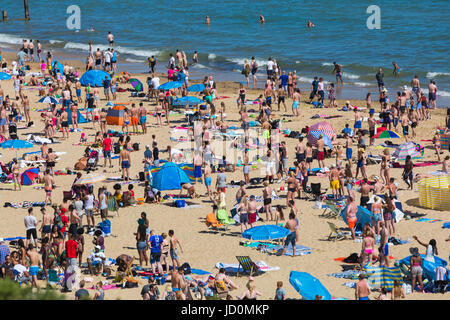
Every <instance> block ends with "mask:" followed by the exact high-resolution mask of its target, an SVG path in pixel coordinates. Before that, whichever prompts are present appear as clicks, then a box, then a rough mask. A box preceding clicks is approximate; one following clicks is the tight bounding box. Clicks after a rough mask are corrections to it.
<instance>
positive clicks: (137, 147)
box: [133, 142, 139, 151]
mask: <svg viewBox="0 0 450 320" xmlns="http://www.w3.org/2000/svg"><path fill="white" fill-rule="evenodd" d="M133 150H134V151H139V143H137V142H135V143H133Z"/></svg>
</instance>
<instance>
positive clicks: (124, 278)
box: [115, 257, 136, 284]
mask: <svg viewBox="0 0 450 320" xmlns="http://www.w3.org/2000/svg"><path fill="white" fill-rule="evenodd" d="M134 259H136V258H135V257H133V259H131V261H130V263H129V264H128V265H127V268H126V269H125V271H124V272H123V275H121V274H120V273H121V271H119V270H117V271H116V277H115V281H116V282H118V283H119V284H122V283H124V282H125V281H127V278H129V279H130V278H131V279H133V280H135V279H134V278H133V272H131V266H132V265H133V262H134Z"/></svg>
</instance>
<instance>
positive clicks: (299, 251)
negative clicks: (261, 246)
mask: <svg viewBox="0 0 450 320" xmlns="http://www.w3.org/2000/svg"><path fill="white" fill-rule="evenodd" d="M283 248H284V247H283V246H275V247H274V248H273V249H272V250H273V251H272V252H270V251H269V253H272V254H277V253H278V252H280V250H283ZM311 253H312V249H311V248H309V247H305V246H302V245H300V244H297V245H296V246H295V256H304V255H307V254H311ZM284 255H285V256H292V255H293V249H292V244H291V243H289V245H288V247H287V249H286V253H285V254H284Z"/></svg>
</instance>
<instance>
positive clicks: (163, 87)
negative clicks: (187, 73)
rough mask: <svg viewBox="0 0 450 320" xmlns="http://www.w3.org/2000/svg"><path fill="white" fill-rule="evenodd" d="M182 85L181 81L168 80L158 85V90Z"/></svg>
mask: <svg viewBox="0 0 450 320" xmlns="http://www.w3.org/2000/svg"><path fill="white" fill-rule="evenodd" d="M182 86H183V82H180V81H169V82H166V83H163V84H162V85H160V86H159V87H158V90H170V89H175V88H180V87H182Z"/></svg>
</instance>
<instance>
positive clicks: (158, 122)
mask: <svg viewBox="0 0 450 320" xmlns="http://www.w3.org/2000/svg"><path fill="white" fill-rule="evenodd" d="M163 101H164V99H163ZM162 112H163V103H160V102H158V103H157V104H156V107H155V113H156V125H157V126H159V127H162V126H163V124H162Z"/></svg>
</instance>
